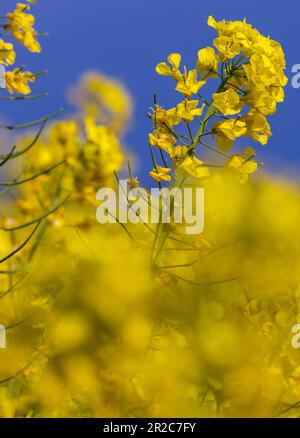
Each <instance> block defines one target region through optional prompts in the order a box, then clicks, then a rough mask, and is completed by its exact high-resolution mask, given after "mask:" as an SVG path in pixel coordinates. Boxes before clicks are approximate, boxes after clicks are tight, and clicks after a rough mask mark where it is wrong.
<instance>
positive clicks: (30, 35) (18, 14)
mask: <svg viewBox="0 0 300 438" xmlns="http://www.w3.org/2000/svg"><path fill="white" fill-rule="evenodd" d="M29 9H30V6H29V5H28V4H27V5H26V4H24V3H18V4H17V8H16V9H15V10H14V11H13V12H9V13H8V14H6V17H7V19H8V22H7V23H6V24H5V25H4V29H5V30H7V31H9V32H11V33H12V35H13V36H14V37H15V38H16V40H17V41H18V42H19V43H21V44H23V45H24V46H25V47H26V48H27V49H28V50H29V51H30V52H35V53H36V52H40V51H41V46H40V44H39V42H38V41H37V39H36V35H37V33H36V31H35V29H34V27H33V26H34V23H35V18H34V16H33V15H31V14H27V11H28V10H29Z"/></svg>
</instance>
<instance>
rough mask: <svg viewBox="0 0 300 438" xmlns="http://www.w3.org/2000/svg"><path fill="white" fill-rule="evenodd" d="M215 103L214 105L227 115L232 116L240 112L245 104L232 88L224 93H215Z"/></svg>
mask: <svg viewBox="0 0 300 438" xmlns="http://www.w3.org/2000/svg"><path fill="white" fill-rule="evenodd" d="M213 104H214V107H215V108H216V109H217V110H218V111H220V112H221V113H223V114H224V115H225V116H232V115H234V114H237V113H239V112H240V111H241V110H242V108H243V106H244V104H243V102H242V101H241V99H240V96H239V95H238V93H237V92H236V91H234V90H233V89H232V88H229V89H228V90H226V91H223V92H222V93H214V94H213Z"/></svg>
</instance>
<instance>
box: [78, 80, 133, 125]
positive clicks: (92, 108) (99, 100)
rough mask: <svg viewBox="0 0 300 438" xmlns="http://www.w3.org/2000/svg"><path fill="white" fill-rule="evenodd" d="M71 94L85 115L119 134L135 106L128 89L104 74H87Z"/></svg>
mask: <svg viewBox="0 0 300 438" xmlns="http://www.w3.org/2000/svg"><path fill="white" fill-rule="evenodd" d="M70 94H71V98H72V99H73V100H74V99H75V101H76V104H77V106H78V107H79V109H80V110H82V111H83V112H84V115H86V116H88V117H94V118H95V120H96V121H97V123H102V124H105V125H107V126H111V127H112V128H113V129H114V130H116V131H117V132H122V131H123V130H124V129H125V128H126V126H127V123H128V121H129V120H130V118H131V115H132V107H133V104H132V100H131V98H130V96H129V94H128V93H127V91H126V89H125V88H124V87H123V86H122V85H121V84H120V83H119V82H117V81H116V80H113V79H111V78H109V77H107V76H105V75H103V74H100V73H96V72H90V73H86V74H85V75H84V76H83V77H82V79H81V80H80V83H79V86H78V87H76V88H75V89H73V91H71V93H70Z"/></svg>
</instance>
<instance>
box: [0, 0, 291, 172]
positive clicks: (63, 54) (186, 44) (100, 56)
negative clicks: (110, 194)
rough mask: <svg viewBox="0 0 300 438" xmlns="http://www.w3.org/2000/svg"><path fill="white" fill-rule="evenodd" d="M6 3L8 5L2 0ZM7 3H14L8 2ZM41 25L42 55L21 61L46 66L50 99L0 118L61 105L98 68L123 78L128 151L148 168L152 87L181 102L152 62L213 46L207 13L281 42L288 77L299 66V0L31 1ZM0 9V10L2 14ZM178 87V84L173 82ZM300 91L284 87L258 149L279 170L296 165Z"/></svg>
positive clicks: (162, 97) (189, 56)
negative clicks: (129, 100) (129, 114)
mask: <svg viewBox="0 0 300 438" xmlns="http://www.w3.org/2000/svg"><path fill="white" fill-rule="evenodd" d="M2 3H3V2H2ZM5 3H6V5H4V6H5V8H6V7H11V6H13V5H14V3H15V2H14V1H12V0H5ZM33 10H34V13H35V15H36V19H37V24H36V28H37V29H38V31H40V32H45V31H47V32H49V37H47V38H43V39H42V40H41V42H42V45H43V52H42V54H41V55H33V54H27V53H26V52H25V50H23V49H22V48H21V49H20V53H21V54H20V56H19V62H20V63H23V62H24V63H26V65H27V66H28V68H30V70H32V71H40V70H44V69H45V68H46V69H48V70H49V74H48V75H47V76H46V77H43V78H40V79H39V83H38V85H37V86H36V87H35V88H34V92H35V93H37V92H40V91H48V92H49V93H50V96H49V97H48V98H45V99H43V100H38V101H33V102H18V103H11V102H9V103H6V102H5V103H3V102H1V109H0V115H1V118H2V119H3V117H4V114H5V118H6V120H9V121H12V122H15V123H20V122H24V121H27V120H30V119H32V118H39V117H40V116H41V115H42V114H47V113H50V112H52V111H55V110H56V109H57V108H59V107H61V106H62V107H64V108H65V110H66V113H68V112H70V111H71V107H70V106H69V105H68V103H67V100H66V89H67V88H68V86H70V84H72V83H74V82H76V81H77V80H78V79H79V77H80V75H81V74H82V73H83V72H85V71H87V70H99V71H101V72H104V73H106V74H108V75H111V76H113V77H115V78H117V79H119V80H120V81H121V82H122V83H123V84H124V85H125V86H126V87H127V89H128V90H129V92H130V93H131V94H132V96H133V98H134V102H135V110H134V120H133V123H132V126H131V129H130V132H129V133H128V135H127V136H126V139H125V140H126V143H127V145H128V148H130V149H132V150H134V151H136V152H137V153H138V154H139V155H140V156H141V157H142V160H144V159H145V167H142V169H141V171H143V170H145V169H146V168H147V167H148V163H149V161H148V150H147V133H148V131H149V129H150V126H149V121H148V119H147V117H146V113H147V110H148V107H149V106H151V104H152V96H153V92H156V93H157V95H158V96H159V102H161V103H164V105H166V106H172V105H173V104H174V103H175V102H176V98H177V97H178V96H176V94H175V92H173V88H172V86H171V82H170V80H168V79H167V78H163V77H160V76H158V75H157V74H156V73H155V70H154V69H155V65H156V64H157V63H158V62H159V61H162V60H164V59H165V58H166V56H167V55H168V54H169V53H171V52H175V51H176V52H180V53H182V55H183V61H184V63H186V64H187V65H188V66H192V65H193V63H194V60H195V57H196V54H197V51H198V50H199V49H200V48H202V47H206V46H208V45H211V44H212V40H213V38H214V37H215V33H214V30H213V29H211V28H209V27H208V26H207V24H206V21H207V17H208V16H209V15H213V16H214V17H215V18H216V19H223V18H225V19H230V20H234V19H243V18H244V17H246V18H247V21H248V22H250V23H251V24H253V25H254V26H255V27H256V28H258V29H259V30H260V31H261V32H262V33H264V34H265V35H270V36H271V37H272V38H273V39H276V40H278V41H280V42H281V44H282V46H283V48H284V51H285V53H286V58H287V72H286V73H287V75H288V77H289V78H291V77H292V73H291V68H292V65H294V64H298V63H299V64H300V51H299V50H298V48H299V42H300V34H299V32H298V28H299V12H300V3H299V0H289V1H285V2H276V3H275V2H274V1H272V0H260V1H259V0H243V1H240V0H215V1H212V0H182V1H175V0H110V1H107V0H85V1H84V2H83V1H81V0H80V1H79V0H38V2H37V4H36V5H34V6H33ZM2 12H4V11H2V10H1V15H2ZM172 85H173V84H172ZM299 104H300V89H298V90H297V89H293V88H292V86H291V84H290V83H289V85H288V86H287V88H286V101H285V103H284V104H281V105H280V106H279V109H278V112H277V114H276V115H275V116H273V117H271V119H270V123H271V127H272V131H273V137H272V139H271V141H270V143H269V145H268V146H267V147H259V149H260V152H261V153H260V157H262V159H263V160H264V162H265V163H266V167H267V168H268V169H271V170H275V171H277V172H282V171H283V170H287V169H289V170H291V169H292V168H294V169H296V172H297V169H299V167H300V149H299V145H298V143H299V140H298V133H299V127H300V118H299V115H298V108H299Z"/></svg>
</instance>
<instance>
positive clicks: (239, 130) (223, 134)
mask: <svg viewBox="0 0 300 438" xmlns="http://www.w3.org/2000/svg"><path fill="white" fill-rule="evenodd" d="M213 132H214V133H215V134H216V139H217V145H218V147H219V148H220V149H221V150H223V151H228V150H230V149H231V147H232V144H233V141H234V140H235V139H236V138H238V137H241V136H242V135H245V134H246V133H247V125H246V123H245V122H243V121H241V120H238V119H228V120H224V121H222V122H217V123H215V124H214V126H213Z"/></svg>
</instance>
